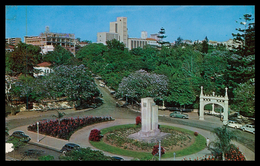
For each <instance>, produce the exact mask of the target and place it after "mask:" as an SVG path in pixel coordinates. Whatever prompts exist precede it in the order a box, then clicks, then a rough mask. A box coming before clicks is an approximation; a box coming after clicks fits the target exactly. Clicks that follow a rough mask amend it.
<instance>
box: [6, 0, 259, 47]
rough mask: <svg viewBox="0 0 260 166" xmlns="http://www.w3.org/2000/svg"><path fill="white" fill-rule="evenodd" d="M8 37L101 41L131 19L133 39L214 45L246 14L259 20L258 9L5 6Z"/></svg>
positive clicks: (244, 7) (228, 36)
mask: <svg viewBox="0 0 260 166" xmlns="http://www.w3.org/2000/svg"><path fill="white" fill-rule="evenodd" d="M5 12H6V13H5V37H6V38H9V37H20V38H21V39H22V41H24V36H26V35H27V36H38V35H40V33H41V32H44V31H45V27H46V26H49V28H50V32H58V33H74V34H75V38H80V39H81V40H91V41H92V42H96V41H97V33H98V32H109V25H110V24H109V23H110V22H114V21H116V18H117V17H127V27H128V35H129V37H137V38H140V37H141V31H147V33H148V37H149V36H150V34H154V33H158V32H159V31H160V29H161V27H163V28H164V29H165V32H166V33H165V35H166V36H167V38H165V39H164V40H165V41H169V42H174V41H175V40H177V38H178V37H181V38H182V39H189V40H192V41H194V40H203V39H204V38H205V37H206V36H207V38H208V39H209V40H213V41H219V42H223V41H227V40H229V39H232V38H233V37H232V33H236V32H237V31H236V28H238V27H243V26H242V25H240V24H238V23H236V21H240V20H239V18H242V17H243V15H244V14H252V15H253V18H255V7H254V6H248V5H246V6H238V5H237V6H168V5H167V6H153V5H152V6H48V5H46V6H27V7H26V6H19V5H18V6H5Z"/></svg>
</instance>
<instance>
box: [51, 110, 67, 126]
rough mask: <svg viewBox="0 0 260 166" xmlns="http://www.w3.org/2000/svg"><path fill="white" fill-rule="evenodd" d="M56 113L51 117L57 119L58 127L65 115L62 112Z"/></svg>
mask: <svg viewBox="0 0 260 166" xmlns="http://www.w3.org/2000/svg"><path fill="white" fill-rule="evenodd" d="M57 112H58V115H52V117H56V118H58V119H59V125H60V119H61V118H62V117H63V116H64V115H66V114H65V113H64V112H59V111H57Z"/></svg>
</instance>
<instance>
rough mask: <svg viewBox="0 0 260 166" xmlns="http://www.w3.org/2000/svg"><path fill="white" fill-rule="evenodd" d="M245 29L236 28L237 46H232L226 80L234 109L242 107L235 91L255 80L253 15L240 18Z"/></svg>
mask: <svg viewBox="0 0 260 166" xmlns="http://www.w3.org/2000/svg"><path fill="white" fill-rule="evenodd" d="M240 19H241V20H244V21H241V22H240V24H241V25H244V27H243V28H236V30H237V31H238V33H236V34H232V35H233V37H234V38H233V41H234V42H235V43H236V45H234V46H232V50H231V52H232V54H231V55H230V56H229V57H228V67H227V70H226V78H225V80H226V81H227V82H228V88H229V91H230V92H232V93H231V94H229V97H230V98H231V101H230V104H231V105H232V107H236V106H235V105H240V104H241V103H240V102H239V100H240V99H235V96H234V93H235V89H236V88H237V87H238V86H239V85H240V84H244V83H246V82H247V81H248V80H250V79H253V78H255V23H254V22H253V20H254V19H253V18H252V15H249V14H245V15H244V17H243V18H240Z"/></svg>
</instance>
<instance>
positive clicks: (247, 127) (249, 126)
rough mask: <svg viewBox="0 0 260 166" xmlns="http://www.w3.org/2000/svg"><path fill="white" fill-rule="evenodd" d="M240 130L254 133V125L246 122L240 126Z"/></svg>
mask: <svg viewBox="0 0 260 166" xmlns="http://www.w3.org/2000/svg"><path fill="white" fill-rule="evenodd" d="M241 130H243V131H248V132H250V133H253V134H255V126H254V125H250V124H246V125H244V126H242V127H241Z"/></svg>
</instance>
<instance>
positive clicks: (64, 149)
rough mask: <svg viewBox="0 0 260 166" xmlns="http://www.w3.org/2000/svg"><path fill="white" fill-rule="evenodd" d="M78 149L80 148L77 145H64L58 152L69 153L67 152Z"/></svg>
mask: <svg viewBox="0 0 260 166" xmlns="http://www.w3.org/2000/svg"><path fill="white" fill-rule="evenodd" d="M79 148H80V146H79V145H78V144H74V143H67V144H65V145H64V146H63V147H62V148H61V150H60V152H63V151H65V152H69V151H71V150H74V149H76V150H77V149H79Z"/></svg>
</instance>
